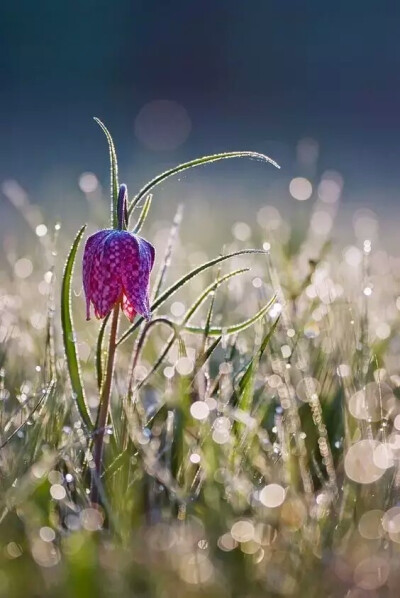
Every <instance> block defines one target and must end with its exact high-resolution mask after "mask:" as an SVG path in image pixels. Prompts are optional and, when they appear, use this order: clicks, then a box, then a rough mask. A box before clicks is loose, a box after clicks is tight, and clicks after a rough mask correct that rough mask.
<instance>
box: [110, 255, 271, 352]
mask: <svg viewBox="0 0 400 598" xmlns="http://www.w3.org/2000/svg"><path fill="white" fill-rule="evenodd" d="M266 253H267V251H265V250H264V249H242V250H240V251H235V252H233V253H228V254H227V255H221V256H219V257H216V258H214V259H212V260H210V261H208V262H205V263H204V264H202V265H201V266H197V268H194V269H193V270H191V271H190V272H189V273H188V274H185V275H184V276H182V278H180V279H179V280H178V281H177V282H175V283H174V284H173V285H171V286H170V287H169V288H168V289H166V290H165V291H164V293H162V294H161V295H160V296H159V297H157V299H156V300H155V301H154V302H153V304H152V305H151V311H152V312H154V311H155V310H156V309H158V308H159V307H161V305H163V303H165V301H166V300H167V299H169V297H171V295H173V294H174V293H175V292H176V291H178V290H179V289H180V288H181V287H182V286H183V285H184V284H186V283H187V282H189V280H191V279H192V278H193V277H194V276H196V275H197V274H200V272H203V271H204V270H207V269H208V268H212V266H215V265H216V264H219V263H220V262H223V261H225V260H228V259H230V258H233V257H236V256H238V255H251V254H266ZM143 321H144V318H143V316H140V317H139V318H138V319H137V321H136V322H135V323H134V324H132V326H130V327H129V328H128V330H126V331H125V332H124V333H123V334H122V335H121V336H120V338H119V339H118V341H117V346H118V345H120V344H121V343H123V342H124V341H125V340H126V339H127V338H128V337H129V336H130V335H131V334H132V333H133V332H134V331H135V330H137V328H138V327H139V326H140V324H141V323H142V322H143ZM193 328H194V329H195V328H196V327H193ZM200 330H201V333H202V332H203V329H202V328H201V329H200ZM191 331H192V330H189V332H191ZM195 332H198V329H195ZM220 334H221V333H220Z"/></svg>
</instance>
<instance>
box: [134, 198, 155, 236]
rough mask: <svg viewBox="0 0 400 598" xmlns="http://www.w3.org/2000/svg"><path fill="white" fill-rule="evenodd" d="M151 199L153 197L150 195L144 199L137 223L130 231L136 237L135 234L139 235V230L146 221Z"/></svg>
mask: <svg viewBox="0 0 400 598" xmlns="http://www.w3.org/2000/svg"><path fill="white" fill-rule="evenodd" d="M152 199H153V196H152V194H151V193H149V195H148V196H147V197H146V199H145V201H144V204H143V207H142V210H141V212H140V216H139V219H138V221H137V223H136V225H135V227H134V229H133V231H132V232H133V233H134V234H135V235H137V234H139V233H140V230H141V228H142V226H143V224H144V223H145V221H146V218H147V215H148V213H149V210H150V206H151V201H152Z"/></svg>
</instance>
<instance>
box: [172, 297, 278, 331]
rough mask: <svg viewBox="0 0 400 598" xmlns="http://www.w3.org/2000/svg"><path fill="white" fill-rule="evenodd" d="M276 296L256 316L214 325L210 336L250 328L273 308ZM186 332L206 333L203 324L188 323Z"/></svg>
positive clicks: (185, 328)
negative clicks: (192, 324) (223, 324)
mask: <svg viewBox="0 0 400 598" xmlns="http://www.w3.org/2000/svg"><path fill="white" fill-rule="evenodd" d="M275 300H276V297H275V296H274V297H272V299H271V300H270V301H269V302H268V303H267V304H266V305H264V307H262V308H261V309H260V310H259V311H258V312H257V313H256V314H254V316H252V317H251V318H249V319H248V320H243V321H242V322H239V323H238V324H234V325H233V326H226V327H223V326H218V327H214V326H213V327H212V328H210V329H209V331H208V336H219V335H220V334H222V335H224V336H229V335H231V334H236V333H238V332H241V331H242V330H246V328H249V327H250V326H252V325H253V324H255V323H256V322H257V321H258V320H260V319H261V318H262V317H263V316H264V315H265V314H266V313H267V311H268V310H269V309H270V308H271V306H272V305H273V303H274V302H275ZM184 330H185V332H191V333H192V334H204V328H203V327H202V326H190V325H186V326H185V327H184Z"/></svg>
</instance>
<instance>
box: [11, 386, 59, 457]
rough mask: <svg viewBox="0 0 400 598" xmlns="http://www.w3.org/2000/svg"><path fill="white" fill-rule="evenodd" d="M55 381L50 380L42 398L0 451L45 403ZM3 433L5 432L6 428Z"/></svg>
mask: <svg viewBox="0 0 400 598" xmlns="http://www.w3.org/2000/svg"><path fill="white" fill-rule="evenodd" d="M55 384H56V381H55V380H54V379H52V380H51V381H50V382H49V384H48V386H47V387H46V388H45V389H44V390H43V392H42V396H41V397H40V399H39V400H38V401H37V403H36V405H34V407H32V409H31V410H30V412H29V415H28V416H27V417H26V418H25V420H24V421H23V422H22V423H21V424H20V425H19V426H18V427H17V428H15V430H14V431H13V432H11V434H10V435H9V436H8V437H7V438H6V439H5V440H4V441H3V442H2V443H1V444H0V450H1V449H3V448H4V447H5V446H6V445H7V444H8V443H9V442H10V440H12V439H13V438H14V436H15V435H16V434H18V432H19V431H20V430H22V428H23V427H24V426H26V424H27V423H28V421H29V420H30V418H31V417H32V415H33V414H34V413H35V412H36V411H37V410H38V409H39V407H40V405H41V404H42V403H43V401H45V400H46V399H47V398H48V397H49V395H50V393H51V392H52V391H53V390H54V387H55ZM10 421H11V420H10ZM5 431H7V426H6V429H5Z"/></svg>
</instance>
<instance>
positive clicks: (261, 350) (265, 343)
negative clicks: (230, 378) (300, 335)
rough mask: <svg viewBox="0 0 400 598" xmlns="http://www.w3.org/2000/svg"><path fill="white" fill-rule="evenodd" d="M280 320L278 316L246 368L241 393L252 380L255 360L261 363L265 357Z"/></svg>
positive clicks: (240, 387) (240, 384)
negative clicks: (264, 354)
mask: <svg viewBox="0 0 400 598" xmlns="http://www.w3.org/2000/svg"><path fill="white" fill-rule="evenodd" d="M279 319H280V316H278V317H277V318H276V320H275V322H274V323H273V324H272V326H271V328H270V329H269V330H268V332H267V334H266V335H265V337H264V339H263V341H262V343H261V345H260V348H259V349H258V351H257V353H256V355H255V357H253V359H252V360H251V361H250V363H249V364H248V365H247V368H246V370H245V372H244V374H243V376H242V378H241V379H240V382H239V389H240V392H243V390H244V388H245V386H246V385H247V383H248V379H249V378H251V375H252V374H251V370H252V368H253V364H254V361H255V360H257V362H258V361H260V359H261V357H262V356H263V353H264V351H265V349H266V348H267V346H268V344H269V341H270V340H271V338H272V335H273V334H274V332H275V329H276V327H277V325H278V322H279Z"/></svg>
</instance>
